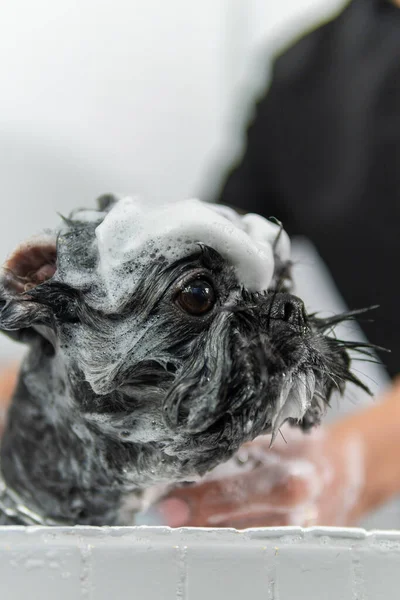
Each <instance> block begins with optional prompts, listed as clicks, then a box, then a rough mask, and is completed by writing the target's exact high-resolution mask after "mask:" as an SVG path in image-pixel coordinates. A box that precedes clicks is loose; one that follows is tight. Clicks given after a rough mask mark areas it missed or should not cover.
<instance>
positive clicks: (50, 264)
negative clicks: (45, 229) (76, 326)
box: [0, 235, 57, 341]
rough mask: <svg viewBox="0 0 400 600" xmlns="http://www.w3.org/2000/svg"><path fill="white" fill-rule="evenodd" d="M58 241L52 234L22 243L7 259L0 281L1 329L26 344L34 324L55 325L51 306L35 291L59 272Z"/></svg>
mask: <svg viewBox="0 0 400 600" xmlns="http://www.w3.org/2000/svg"><path fill="white" fill-rule="evenodd" d="M56 262H57V249H56V239H55V237H53V236H51V235H43V236H40V237H36V238H32V239H30V240H28V241H26V242H24V243H22V244H21V245H20V246H19V247H18V248H17V249H16V250H15V251H14V252H13V253H12V254H11V255H10V257H9V258H8V259H7V260H6V262H5V264H4V265H3V268H2V273H1V279H0V330H3V331H5V332H7V333H9V335H11V337H13V338H14V339H17V340H19V341H26V339H27V337H29V335H28V334H30V333H33V331H31V328H32V327H33V326H34V325H50V326H51V325H52V311H51V309H50V308H49V306H47V305H45V304H42V303H40V302H38V300H37V299H36V298H35V294H34V291H35V289H36V288H38V287H39V286H41V285H43V284H44V283H45V282H46V281H48V280H50V279H51V278H52V277H53V275H54V273H55V271H56Z"/></svg>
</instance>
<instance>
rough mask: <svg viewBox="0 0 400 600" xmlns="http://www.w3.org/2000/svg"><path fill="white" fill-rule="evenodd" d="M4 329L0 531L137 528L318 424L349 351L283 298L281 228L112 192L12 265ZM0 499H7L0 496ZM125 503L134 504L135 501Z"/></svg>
mask: <svg viewBox="0 0 400 600" xmlns="http://www.w3.org/2000/svg"><path fill="white" fill-rule="evenodd" d="M0 310H1V312H0V329H1V330H3V331H5V332H6V333H8V334H9V335H11V336H12V337H14V338H15V339H17V340H19V341H22V342H25V343H27V344H28V345H29V352H28V354H27V356H26V358H25V360H24V362H23V365H22V368H21V373H20V377H19V382H18V385H17V389H16V391H15V394H14V398H13V402H12V405H11V408H10V411H9V415H8V422H7V426H6V429H5V433H4V437H3V440H2V446H1V470H2V477H3V482H2V488H0V514H1V515H2V516H1V517H0V522H2V523H30V522H39V523H63V524H76V523H80V524H94V525H105V524H107V525H113V524H124V523H131V522H132V514H133V513H134V511H135V510H137V509H138V508H139V507H140V502H141V498H142V497H143V494H144V493H145V492H146V490H148V489H151V488H152V487H153V486H155V485H158V484H166V485H169V484H173V483H178V482H190V481H194V480H196V479H198V478H199V477H201V476H202V475H204V474H205V473H207V472H208V471H210V470H211V469H213V468H214V467H215V466H216V465H218V464H220V463H222V462H224V461H226V460H228V459H229V458H230V457H231V456H232V455H233V454H234V453H235V452H236V451H237V450H238V448H239V447H240V446H241V445H242V444H243V443H244V442H246V441H249V440H252V439H254V438H255V437H256V436H258V435H260V434H263V433H272V437H274V436H275V435H276V433H277V432H278V431H279V428H280V427H281V425H282V424H283V423H284V422H285V421H289V422H290V423H292V424H296V425H299V426H300V427H302V428H304V429H307V428H309V427H312V426H313V425H315V424H317V423H319V422H320V420H321V417H322V416H323V414H324V411H325V407H326V405H327V403H328V402H329V399H330V397H331V394H332V391H333V390H334V389H338V390H339V391H343V389H344V385H345V383H346V381H352V382H354V383H356V384H358V385H361V386H362V384H361V383H360V382H359V381H358V380H357V378H356V377H355V376H354V374H353V373H352V372H351V370H350V358H349V355H348V350H349V349H354V348H356V347H359V349H360V350H361V351H364V350H365V348H363V347H362V345H360V344H356V343H354V344H351V343H349V342H343V341H341V340H338V339H336V338H335V337H333V336H331V335H328V334H327V333H328V331H329V332H330V331H331V329H332V327H333V326H334V325H335V324H336V323H339V322H341V321H342V320H344V319H346V318H349V317H351V316H352V315H351V314H347V315H340V316H337V317H333V318H330V319H318V318H317V317H316V316H315V315H309V314H307V313H306V310H305V307H304V305H303V302H302V301H301V299H300V298H297V297H296V296H294V295H293V294H292V293H291V277H290V244H289V240H288V238H287V235H286V234H285V232H284V231H283V230H282V228H281V227H280V225H279V223H276V222H275V221H268V220H266V219H263V218H261V217H259V216H257V215H245V216H239V215H238V214H237V213H236V212H234V211H233V210H230V209H228V208H226V207H220V206H212V205H207V204H205V203H202V202H199V201H197V200H188V201H184V202H177V203H175V204H171V205H168V206H159V207H151V208H149V207H146V206H145V205H144V204H143V203H142V202H140V201H139V200H136V199H131V198H123V199H120V200H117V199H116V198H114V197H113V196H105V197H102V198H101V199H100V200H99V210H79V211H75V212H74V213H73V214H72V215H71V216H70V217H69V218H66V219H64V220H63V224H62V225H61V226H60V228H59V230H58V231H57V232H55V233H50V234H48V235H45V236H41V237H38V238H36V239H35V238H33V239H32V240H30V241H28V242H26V243H25V244H22V245H21V246H20V247H19V248H18V249H17V250H16V251H15V252H14V254H12V255H11V256H10V258H9V259H8V261H7V263H6V264H5V266H4V269H3V277H2V281H1V285H0ZM1 489H2V491H1ZM132 499H133V502H131V500H132Z"/></svg>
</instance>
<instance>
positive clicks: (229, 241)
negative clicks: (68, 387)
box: [96, 197, 290, 308]
mask: <svg viewBox="0 0 400 600" xmlns="http://www.w3.org/2000/svg"><path fill="white" fill-rule="evenodd" d="M279 231H280V229H279V226H278V225H276V224H275V223H272V222H270V221H268V220H267V219H264V218H263V217H260V216H259V215H254V214H248V215H245V216H243V217H242V216H240V215H238V214H237V213H236V212H235V211H234V210H232V209H230V208H228V207H225V206H220V205H214V204H209V203H205V202H201V201H200V200H196V199H190V200H183V201H179V202H175V203H169V204H165V205H154V204H146V203H145V202H144V201H143V200H141V199H139V198H131V197H124V198H121V199H120V200H119V201H118V202H117V203H116V204H115V205H114V206H113V208H112V209H111V210H110V212H109V213H108V214H107V215H106V217H105V218H104V220H103V222H102V223H101V224H100V225H99V226H98V227H97V229H96V238H97V244H98V252H99V265H98V269H99V274H100V276H101V278H102V280H103V284H104V285H105V288H106V292H107V296H108V301H109V304H110V307H111V308H117V307H118V305H119V304H120V302H121V301H122V300H123V298H124V297H125V296H126V294H127V293H132V291H133V289H134V287H135V284H136V283H137V281H138V280H139V278H140V276H141V275H142V274H143V271H144V269H145V267H146V265H148V262H149V257H150V256H151V257H152V260H155V259H157V258H158V259H159V260H160V259H162V260H165V261H167V262H168V263H171V262H173V261H176V260H178V259H180V258H183V257H184V256H187V255H188V254H189V253H190V252H193V251H195V249H196V247H197V246H198V244H199V243H202V244H205V245H208V246H211V247H212V248H214V250H216V251H217V252H219V253H220V254H221V255H222V256H223V257H224V258H225V259H226V260H227V261H228V262H229V263H230V264H231V265H232V266H233V267H234V269H235V271H236V275H237V278H238V282H239V283H240V284H241V285H243V286H244V287H246V288H247V289H248V290H250V291H263V290H265V289H267V288H268V286H269V285H270V283H271V280H272V277H273V272H274V249H273V245H274V243H275V241H276V240H277V239H278V243H277V244H276V248H275V255H276V256H278V257H279V258H280V259H281V260H288V258H289V254H290V242H289V238H288V236H287V234H286V233H285V232H283V231H282V232H281V235H280V236H279V237H278V235H279ZM132 266H133V269H132ZM128 267H129V268H128Z"/></svg>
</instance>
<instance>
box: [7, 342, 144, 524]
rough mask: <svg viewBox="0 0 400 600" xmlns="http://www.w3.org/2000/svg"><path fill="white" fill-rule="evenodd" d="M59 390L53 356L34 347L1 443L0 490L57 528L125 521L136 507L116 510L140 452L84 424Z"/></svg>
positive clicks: (62, 385) (61, 378) (61, 377)
mask: <svg viewBox="0 0 400 600" xmlns="http://www.w3.org/2000/svg"><path fill="white" fill-rule="evenodd" d="M61 366H62V365H61ZM67 390H68V385H67V381H66V374H65V373H63V371H62V368H61V369H60V360H59V357H58V356H57V354H56V355H55V356H53V357H49V356H46V355H45V352H44V350H43V348H42V347H40V346H39V345H38V346H36V345H35V346H34V347H33V348H32V349H31V351H30V352H29V354H28V356H27V357H26V359H25V361H24V364H23V367H22V369H21V374H20V379H19V382H18V385H17V389H16V392H15V395H14V398H13V403H12V406H11V408H10V412H9V416H8V422H7V425H6V429H5V432H4V437H3V440H2V447H1V468H2V474H3V477H4V480H5V482H6V485H7V486H9V487H10V489H11V490H13V491H14V492H16V493H17V494H18V495H19V496H20V497H21V498H22V499H23V501H24V502H25V503H26V506H27V507H28V508H29V509H31V510H33V511H35V512H36V513H38V514H42V515H46V517H50V518H51V519H54V520H56V521H60V522H64V523H65V524H76V523H79V524H91V525H100V524H101V525H115V524H127V523H132V514H133V512H134V511H135V510H137V506H136V507H135V503H134V502H133V503H132V506H131V507H130V509H129V510H128V509H124V506H126V504H127V503H126V498H127V496H128V493H129V492H130V494H129V496H128V497H130V498H131V499H132V496H133V498H134V497H135V483H134V482H135V474H134V473H132V465H135V464H137V462H138V461H137V455H138V453H139V452H140V448H138V447H137V446H135V445H133V444H122V443H120V442H118V441H113V440H110V439H109V438H108V437H106V436H105V435H104V434H102V433H101V432H100V431H97V430H96V429H94V428H93V429H92V428H91V427H90V426H88V425H87V424H86V423H85V421H84V419H83V418H82V416H81V414H80V413H79V411H78V410H77V409H76V408H74V402H73V399H72V398H70V397H69V396H68V392H67ZM132 492H133V494H132ZM140 494H141V492H140V489H137V490H136V495H137V496H138V497H139V496H140ZM138 504H139V501H138Z"/></svg>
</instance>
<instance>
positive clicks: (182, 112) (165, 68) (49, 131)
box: [0, 0, 344, 260]
mask: <svg viewBox="0 0 400 600" xmlns="http://www.w3.org/2000/svg"><path fill="white" fill-rule="evenodd" d="M343 4H344V2H343V1H338V0H280V2H276V1H275V0H247V1H246V2H245V1H243V0H203V1H202V2H186V1H184V0H168V2H161V1H160V0H130V1H128V0H115V1H114V2H112V3H111V2H109V1H103V0H96V1H94V0H84V1H81V2H77V1H73V0H68V1H65V0H57V1H56V2H54V1H51V0H37V1H36V2H34V3H32V2H30V1H29V0H13V1H9V0H7V1H5V2H2V5H1V20H0V72H1V95H0V107H1V110H0V181H1V189H2V199H1V205H2V208H3V212H2V216H1V219H2V227H1V236H0V257H1V260H3V259H4V256H5V255H6V253H8V252H9V251H10V249H12V248H13V247H14V246H15V244H16V243H18V242H19V241H20V240H22V239H24V238H25V237H26V236H28V235H31V234H32V233H33V232H35V231H39V230H41V229H42V228H43V227H47V226H51V225H53V224H54V223H55V222H56V220H57V214H56V213H57V211H59V212H62V213H68V211H69V210H70V209H72V208H73V207H76V206H79V205H84V206H85V205H86V206H87V205H90V204H91V203H92V202H93V200H94V198H95V197H96V196H97V195H99V194H101V193H104V192H107V191H115V192H118V191H121V192H139V193H141V194H143V195H144V196H145V197H146V198H149V200H166V199H182V198H185V197H188V196H191V195H200V196H201V197H207V196H210V195H212V193H213V191H214V190H215V187H216V185H217V184H218V180H219V179H221V177H222V176H223V174H224V171H225V169H226V168H227V167H228V166H229V165H230V164H231V163H232V161H233V159H234V158H235V157H236V156H237V155H238V154H239V153H240V150H241V142H242V141H241V134H242V133H243V125H244V123H245V122H246V120H247V117H248V107H249V106H251V102H252V100H253V99H254V96H255V94H257V93H258V91H259V89H260V86H261V85H265V81H266V73H267V72H268V65H269V60H270V57H271V55H272V53H274V52H275V51H276V50H277V49H278V48H279V47H281V46H283V45H285V43H286V42H288V41H289V40H292V39H293V37H295V36H296V35H298V34H300V33H302V32H304V30H305V29H307V28H308V27H310V26H312V25H315V24H317V23H319V22H320V21H321V20H322V19H325V18H328V17H330V16H331V15H333V14H334V13H335V11H338V10H339V9H340V8H341V7H342V6H343Z"/></svg>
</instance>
